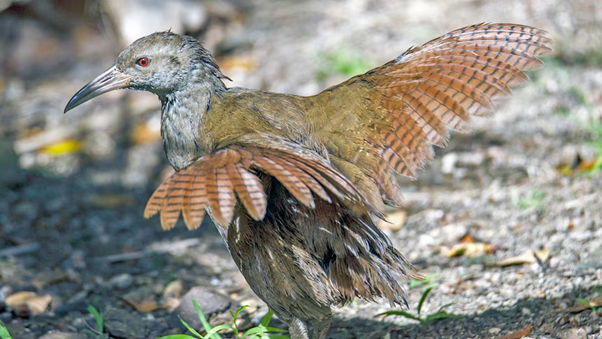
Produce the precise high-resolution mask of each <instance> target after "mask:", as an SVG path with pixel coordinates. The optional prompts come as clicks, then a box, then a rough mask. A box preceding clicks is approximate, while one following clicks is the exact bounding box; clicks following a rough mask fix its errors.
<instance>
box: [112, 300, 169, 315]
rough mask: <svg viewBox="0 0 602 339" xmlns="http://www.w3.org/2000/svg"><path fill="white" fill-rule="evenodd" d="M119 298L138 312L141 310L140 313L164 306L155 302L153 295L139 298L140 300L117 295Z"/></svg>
mask: <svg viewBox="0 0 602 339" xmlns="http://www.w3.org/2000/svg"><path fill="white" fill-rule="evenodd" d="M119 300H121V301H123V302H124V303H126V304H127V305H128V306H130V307H131V308H133V309H135V310H137V311H138V312H142V313H147V312H152V311H155V310H158V309H161V308H164V307H165V306H163V305H159V303H157V301H156V300H155V298H153V297H148V298H145V299H141V300H135V299H127V298H125V297H119Z"/></svg>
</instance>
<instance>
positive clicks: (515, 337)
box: [496, 325, 531, 339]
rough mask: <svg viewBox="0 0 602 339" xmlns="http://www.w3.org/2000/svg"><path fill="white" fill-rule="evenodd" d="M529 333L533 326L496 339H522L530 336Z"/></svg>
mask: <svg viewBox="0 0 602 339" xmlns="http://www.w3.org/2000/svg"><path fill="white" fill-rule="evenodd" d="M529 333H531V325H527V326H525V327H523V328H521V329H520V330H518V331H514V332H512V333H508V334H506V335H503V336H501V337H497V338H496V339H520V338H524V337H526V336H528V335H529Z"/></svg>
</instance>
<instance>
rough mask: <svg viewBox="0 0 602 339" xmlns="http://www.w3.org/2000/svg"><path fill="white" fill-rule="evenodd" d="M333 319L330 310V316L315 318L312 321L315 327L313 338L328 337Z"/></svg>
mask: <svg viewBox="0 0 602 339" xmlns="http://www.w3.org/2000/svg"><path fill="white" fill-rule="evenodd" d="M331 320H332V314H331V313H330V312H328V316H325V317H324V318H320V319H316V320H314V321H313V322H312V323H311V324H312V326H313V328H314V331H313V335H312V339H326V336H327V335H328V330H329V329H330V321H331Z"/></svg>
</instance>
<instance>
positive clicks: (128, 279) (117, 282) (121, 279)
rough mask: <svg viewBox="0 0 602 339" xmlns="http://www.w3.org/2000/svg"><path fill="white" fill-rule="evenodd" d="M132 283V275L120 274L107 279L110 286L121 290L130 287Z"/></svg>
mask: <svg viewBox="0 0 602 339" xmlns="http://www.w3.org/2000/svg"><path fill="white" fill-rule="evenodd" d="M133 282H134V278H132V275H131V274H128V273H122V274H119V275H116V276H114V277H112V278H111V279H109V283H111V285H113V286H115V287H117V288H120V289H122V290H123V289H126V288H128V287H130V286H132V283H133Z"/></svg>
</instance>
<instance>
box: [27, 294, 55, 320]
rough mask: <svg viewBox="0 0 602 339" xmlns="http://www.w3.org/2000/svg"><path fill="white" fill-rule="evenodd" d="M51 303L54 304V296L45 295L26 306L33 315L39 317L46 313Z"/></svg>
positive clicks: (33, 299)
mask: <svg viewBox="0 0 602 339" xmlns="http://www.w3.org/2000/svg"><path fill="white" fill-rule="evenodd" d="M50 302H52V296H51V295H50V294H45V295H42V296H39V297H34V298H31V299H29V300H27V303H26V304H27V308H28V309H29V312H30V314H31V315H38V314H42V313H44V312H45V311H46V309H47V308H48V305H50Z"/></svg>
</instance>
